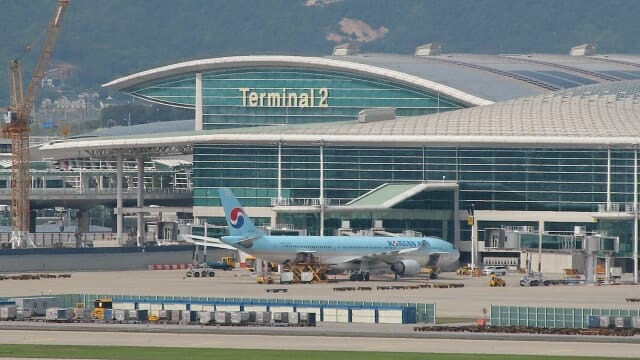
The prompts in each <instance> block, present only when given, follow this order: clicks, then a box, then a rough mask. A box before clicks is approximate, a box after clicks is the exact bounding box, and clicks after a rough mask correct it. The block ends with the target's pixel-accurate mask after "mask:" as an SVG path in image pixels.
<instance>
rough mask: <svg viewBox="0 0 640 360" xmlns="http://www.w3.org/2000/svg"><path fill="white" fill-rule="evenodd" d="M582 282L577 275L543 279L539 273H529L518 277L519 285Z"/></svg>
mask: <svg viewBox="0 0 640 360" xmlns="http://www.w3.org/2000/svg"><path fill="white" fill-rule="evenodd" d="M579 283H583V280H582V279H581V278H580V277H579V276H578V277H572V278H564V279H545V277H544V275H542V274H541V273H537V272H536V273H529V274H527V275H525V276H523V277H522V279H520V286H540V285H544V286H549V285H571V284H579Z"/></svg>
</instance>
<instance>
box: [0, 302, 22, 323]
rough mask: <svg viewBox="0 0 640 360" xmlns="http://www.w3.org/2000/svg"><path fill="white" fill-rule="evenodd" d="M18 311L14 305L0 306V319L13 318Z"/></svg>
mask: <svg viewBox="0 0 640 360" xmlns="http://www.w3.org/2000/svg"><path fill="white" fill-rule="evenodd" d="M17 313H18V307H17V306H16V305H2V306H0V320H15V319H16V316H17Z"/></svg>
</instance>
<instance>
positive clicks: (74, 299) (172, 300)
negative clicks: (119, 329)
mask: <svg viewBox="0 0 640 360" xmlns="http://www.w3.org/2000/svg"><path fill="white" fill-rule="evenodd" d="M49 296H55V297H56V298H57V299H58V306H60V307H73V306H75V305H76V304H78V303H83V304H84V305H85V307H87V308H90V309H91V308H93V305H94V304H93V302H94V301H95V300H96V299H100V298H110V299H112V300H113V302H114V303H118V302H120V303H128V304H132V305H133V304H137V306H140V304H149V303H151V304H172V305H174V304H184V305H185V309H186V307H187V305H188V306H189V308H194V307H196V306H201V305H217V306H219V307H222V306H240V307H244V308H249V307H256V306H264V307H271V308H278V307H292V308H297V307H299V308H318V309H320V311H321V312H323V311H324V310H325V309H343V310H348V312H349V314H351V313H352V311H353V310H356V311H358V310H362V309H370V310H375V311H376V313H377V312H378V311H379V310H382V311H386V310H390V309H393V310H399V309H403V310H404V309H410V310H411V311H410V313H411V314H415V316H413V315H410V316H409V318H412V319H413V320H412V321H410V322H411V323H435V320H436V306H435V304H425V303H403V302H371V301H336V300H292V299H262V298H231V297H227V298H219V297H197V296H139V295H109V294H63V295H49ZM0 300H2V299H0ZM414 309H415V311H414ZM238 311H239V310H238ZM405 313H406V311H405V312H403V315H404V314H405ZM349 316H350V317H351V315H349ZM403 319H405V317H404V316H403Z"/></svg>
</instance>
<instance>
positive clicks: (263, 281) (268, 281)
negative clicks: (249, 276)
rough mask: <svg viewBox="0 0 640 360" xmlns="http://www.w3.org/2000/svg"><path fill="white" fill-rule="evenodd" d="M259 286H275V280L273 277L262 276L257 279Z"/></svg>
mask: <svg viewBox="0 0 640 360" xmlns="http://www.w3.org/2000/svg"><path fill="white" fill-rule="evenodd" d="M256 282H257V283H258V284H273V278H272V277H271V275H260V276H258V278H257V279H256Z"/></svg>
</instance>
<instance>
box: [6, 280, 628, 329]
mask: <svg viewBox="0 0 640 360" xmlns="http://www.w3.org/2000/svg"><path fill="white" fill-rule="evenodd" d="M520 276H521V275H520V274H511V273H510V274H507V275H506V276H504V279H505V280H506V282H507V285H506V286H505V287H493V288H492V287H489V284H488V282H489V278H488V276H482V277H477V278H471V277H459V276H457V275H455V273H443V274H441V275H440V277H439V278H438V279H437V280H427V279H426V278H424V277H416V278H411V279H404V278H403V279H401V280H398V281H394V279H393V276H391V275H377V276H375V277H374V280H372V281H368V282H351V281H348V280H346V279H344V277H340V276H336V277H333V276H331V281H330V282H327V283H317V284H292V285H282V284H279V283H278V281H277V276H276V277H275V278H276V282H275V283H274V284H256V277H255V275H253V274H252V273H250V272H248V271H247V270H244V269H235V270H233V271H226V272H225V271H217V272H216V276H215V277H214V278H187V277H186V276H185V271H184V270H164V271H151V270H145V271H111V272H75V273H72V276H71V277H70V278H56V279H53V278H51V279H49V278H42V279H38V280H4V281H2V284H0V285H1V286H2V287H1V289H2V290H1V291H0V296H24V295H47V294H71V293H88V294H96V293H98V294H127V295H165V296H166V295H173V296H209V297H244V298H282V299H304V300H312V299H320V300H359V301H381V302H388V301H392V302H396V301H399V302H416V303H435V304H436V312H437V316H438V318H443V317H466V318H480V317H482V316H483V309H484V308H486V309H489V307H490V305H492V304H493V305H519V306H553V307H561V306H567V307H593V308H620V309H636V308H638V307H639V306H640V305H638V303H629V302H627V301H626V299H627V298H637V297H638V287H637V286H632V285H606V286H585V285H574V286H566V285H558V286H547V287H545V286H540V287H521V286H520V285H519V280H520ZM423 284H431V286H432V287H425V286H419V285H423ZM438 284H458V286H460V284H462V285H463V286H462V287H455V288H438V287H434V285H438ZM416 285H418V286H416ZM345 287H348V288H352V289H350V290H348V291H336V290H335V289H336V288H345ZM274 288H286V289H287V291H286V292H284V291H282V292H273V291H268V290H271V289H274Z"/></svg>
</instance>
